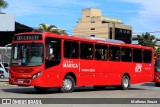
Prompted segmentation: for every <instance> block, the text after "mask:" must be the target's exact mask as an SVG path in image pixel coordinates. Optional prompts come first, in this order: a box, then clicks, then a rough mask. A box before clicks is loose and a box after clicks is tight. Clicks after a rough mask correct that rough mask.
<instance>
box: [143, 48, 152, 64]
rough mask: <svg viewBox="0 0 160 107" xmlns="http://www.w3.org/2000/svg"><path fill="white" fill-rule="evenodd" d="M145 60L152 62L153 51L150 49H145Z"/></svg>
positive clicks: (145, 61)
mask: <svg viewBox="0 0 160 107" xmlns="http://www.w3.org/2000/svg"><path fill="white" fill-rule="evenodd" d="M143 61H144V63H151V61H152V51H148V50H144V51H143Z"/></svg>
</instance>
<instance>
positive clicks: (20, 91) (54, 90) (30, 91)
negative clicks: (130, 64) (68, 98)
mask: <svg viewBox="0 0 160 107" xmlns="http://www.w3.org/2000/svg"><path fill="white" fill-rule="evenodd" d="M129 90H146V89H141V88H129ZM2 91H4V92H6V93H18V94H35V95H36V94H37V95H39V94H62V93H60V92H59V91H58V89H57V88H51V89H49V90H47V91H45V92H43V93H42V92H37V91H36V90H35V89H34V88H32V87H30V88H10V89H9V88H8V89H2ZM93 91H95V92H97V91H123V90H119V89H116V88H115V87H106V88H105V89H101V90H96V89H94V88H93V87H76V88H75V89H74V91H73V93H74V92H75V93H76V92H93Z"/></svg>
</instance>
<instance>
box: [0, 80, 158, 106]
mask: <svg viewBox="0 0 160 107" xmlns="http://www.w3.org/2000/svg"><path fill="white" fill-rule="evenodd" d="M0 98H160V87H155V85H154V83H152V82H150V83H144V84H138V85H132V86H131V87H130V89H129V90H125V91H124V90H116V89H115V88H114V87H106V88H105V89H104V90H95V89H94V88H93V87H76V89H75V90H74V92H72V93H59V92H58V90H57V89H50V90H48V91H47V92H45V93H38V92H36V91H35V90H34V88H33V87H18V86H1V87H0ZM95 100H96V99H95ZM93 101H94V100H93ZM142 105H143V107H151V106H153V107H158V106H159V105H157V104H152V105H151V104H129V105H128V104H78V105H77V104H54V105H50V104H47V105H45V106H47V107H50V106H51V107H53V106H56V107H81V106H83V107H84V106H85V107H99V106H101V107H106V106H107V107H108V106H111V107H119V106H120V107H123V106H126V107H128V106H142ZM2 106H4V105H2ZM14 106H15V107H16V106H17V105H12V107H14ZM18 106H21V105H18ZM30 106H37V107H40V106H43V105H30Z"/></svg>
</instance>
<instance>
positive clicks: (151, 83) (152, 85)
mask: <svg viewBox="0 0 160 107" xmlns="http://www.w3.org/2000/svg"><path fill="white" fill-rule="evenodd" d="M141 86H151V87H154V86H155V83H154V82H149V83H144V84H141Z"/></svg>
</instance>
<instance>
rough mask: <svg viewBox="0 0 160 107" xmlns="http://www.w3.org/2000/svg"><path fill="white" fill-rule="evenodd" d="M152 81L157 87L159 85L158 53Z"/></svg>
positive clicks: (159, 56)
mask: <svg viewBox="0 0 160 107" xmlns="http://www.w3.org/2000/svg"><path fill="white" fill-rule="evenodd" d="M154 81H155V85H156V86H157V87H160V54H157V55H156V59H155V74H154Z"/></svg>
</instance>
